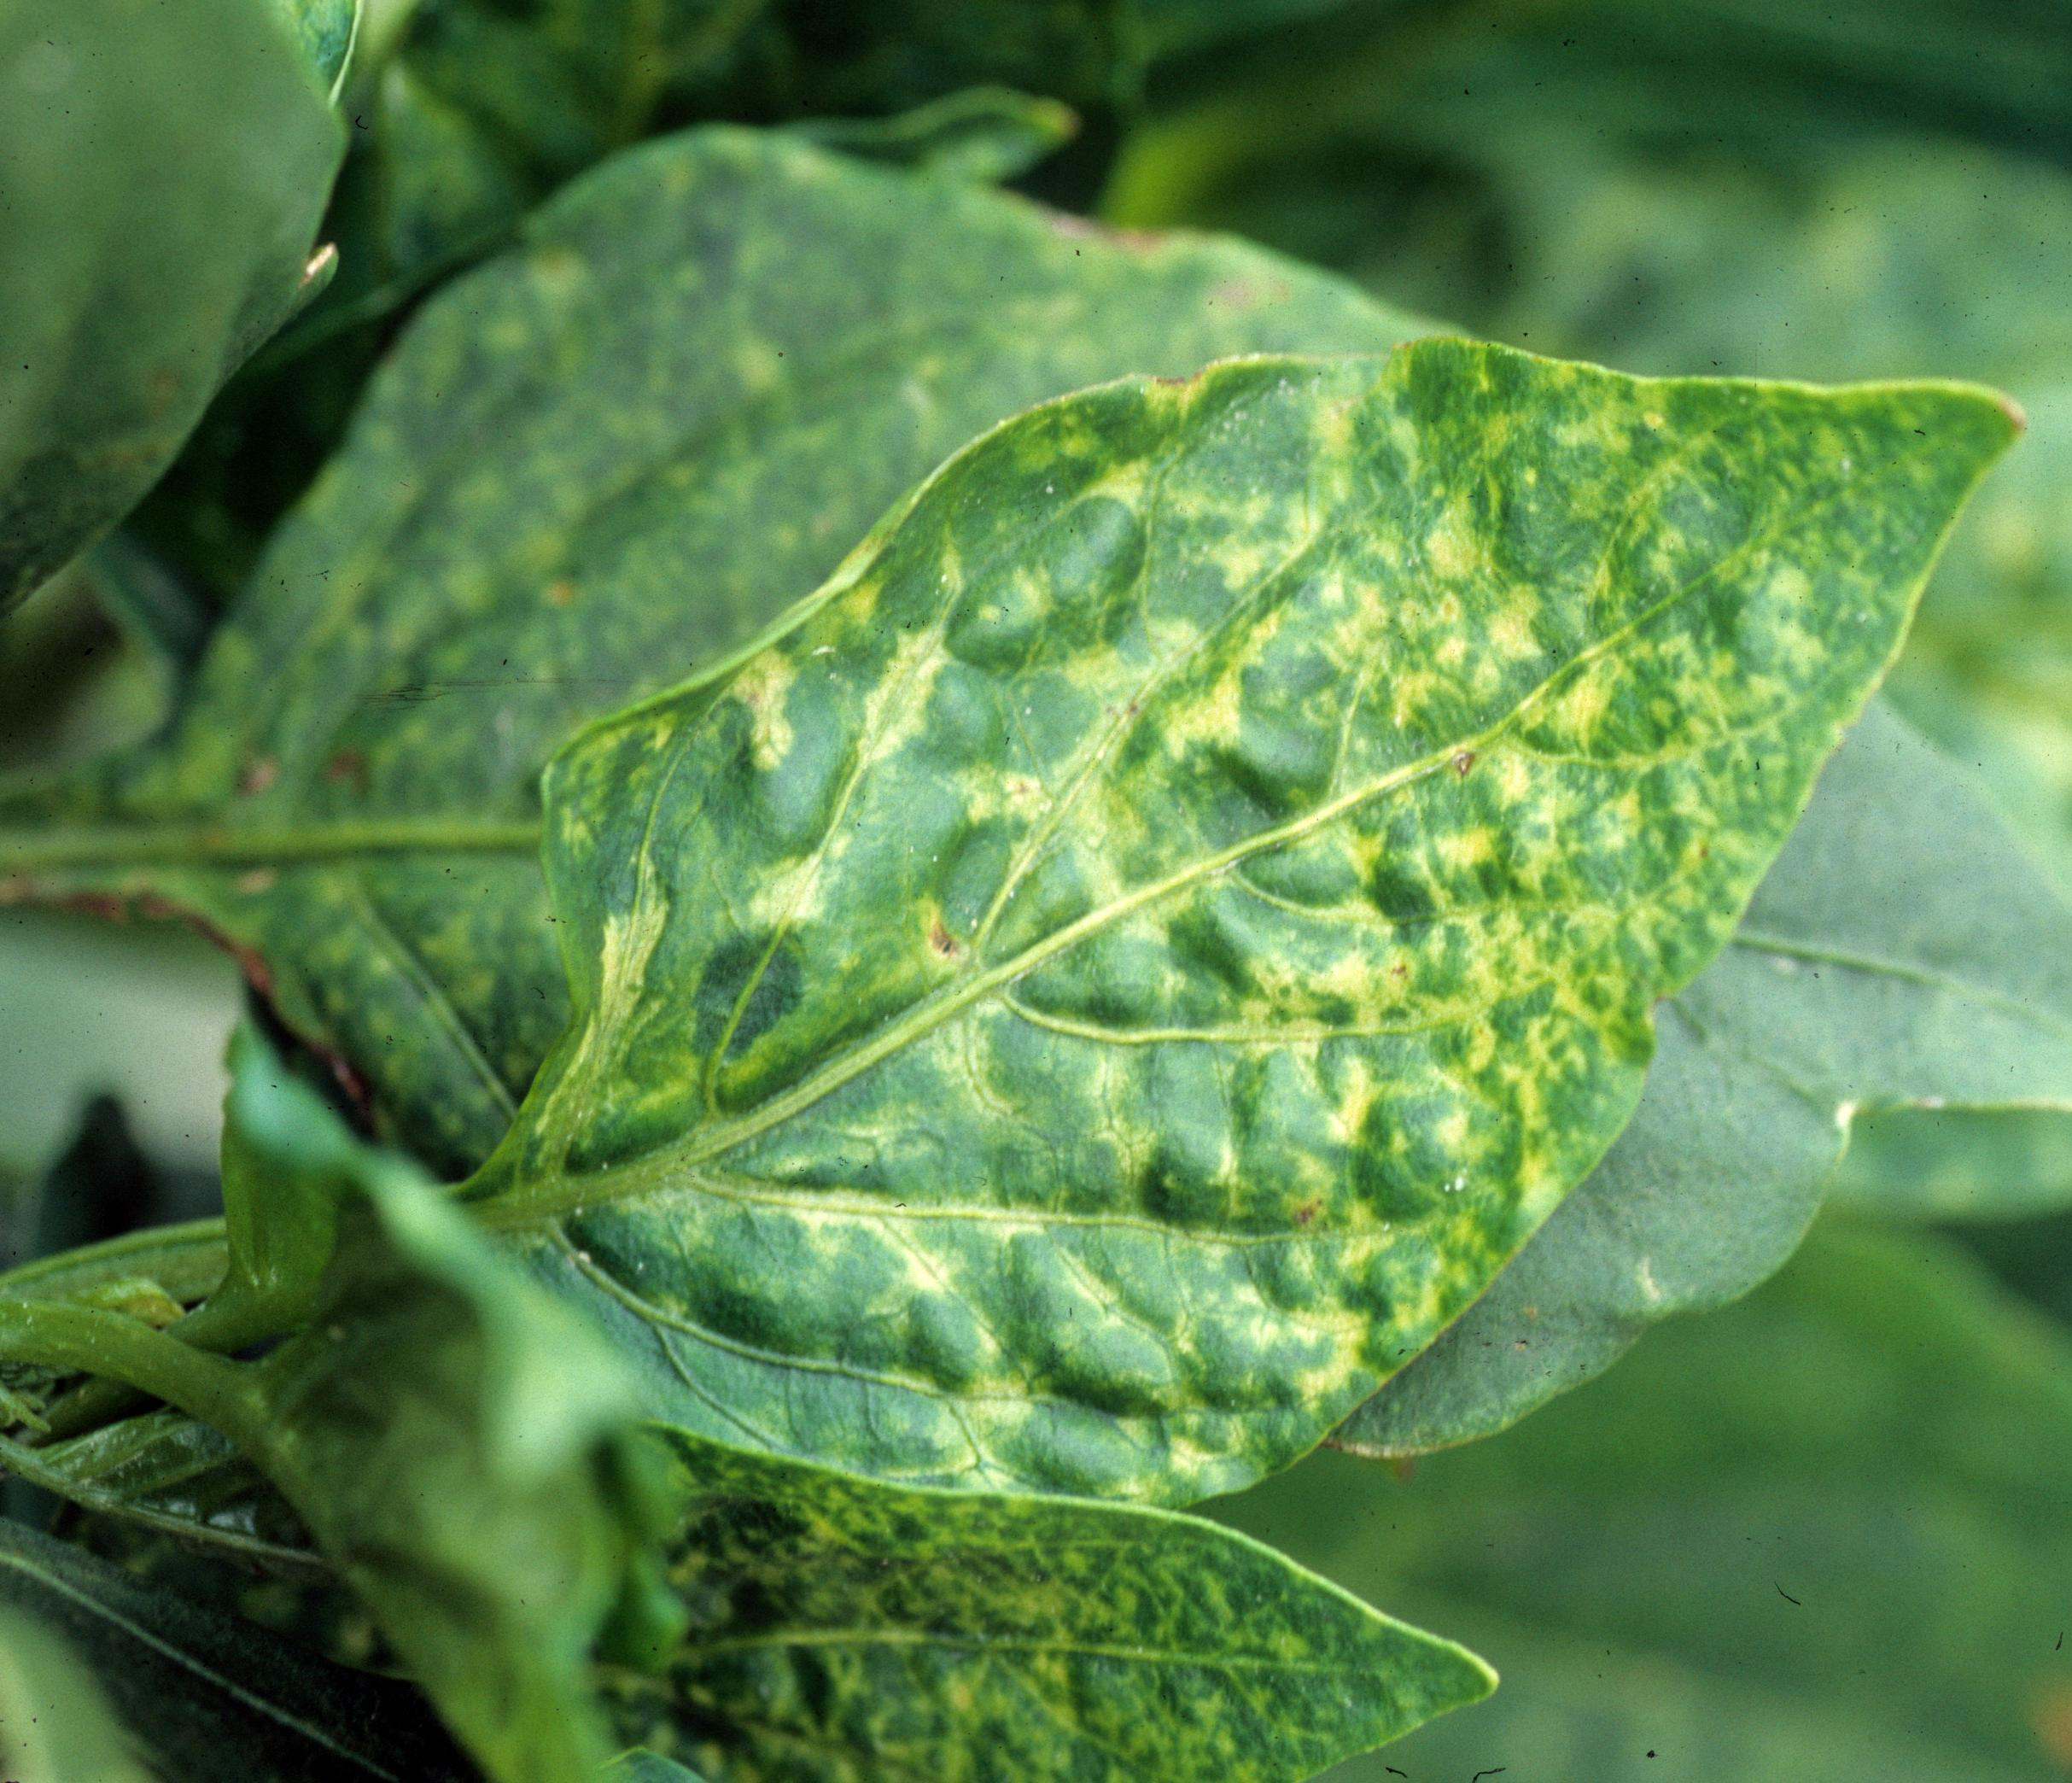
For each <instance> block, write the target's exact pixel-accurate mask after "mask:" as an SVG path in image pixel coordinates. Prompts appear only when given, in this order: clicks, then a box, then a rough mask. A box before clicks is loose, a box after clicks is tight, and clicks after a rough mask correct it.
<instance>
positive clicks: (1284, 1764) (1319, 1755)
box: [616, 1432, 1496, 1783]
mask: <svg viewBox="0 0 2072 1783" xmlns="http://www.w3.org/2000/svg"><path fill="white" fill-rule="evenodd" d="M665 1435H666V1437H667V1440H668V1442H669V1444H670V1446H671V1447H672V1449H673V1451H674V1455H675V1457H676V1461H677V1464H678V1470H679V1472H678V1478H677V1481H676V1484H675V1488H674V1490H675V1494H677V1495H678V1496H680V1498H681V1499H682V1500H683V1502H684V1504H685V1506H686V1509H685V1511H684V1513H683V1514H684V1524H683V1528H682V1530H681V1533H680V1535H679V1537H678V1539H677V1540H676V1541H675V1543H674V1546H673V1552H674V1554H675V1556H676V1558H675V1561H674V1578H675V1582H676V1587H677V1589H678V1590H679V1592H680V1593H681V1594H682V1596H683V1599H684V1600H685V1602H686V1604H687V1605H689V1606H690V1611H691V1624H690V1629H689V1633H688V1634H687V1635H686V1639H685V1643H684V1646H682V1648H681V1649H680V1651H679V1652H678V1654H677V1656H676V1657H675V1658H674V1661H673V1662H672V1663H671V1664H670V1666H669V1668H668V1670H667V1672H666V1673H663V1674H661V1675H657V1676H656V1677H654V1678H652V1679H646V1680H639V1681H632V1680H628V1681H622V1684H621V1686H620V1688H619V1690H618V1692H617V1694H616V1716H617V1720H618V1723H619V1726H620V1728H621V1731H622V1733H624V1735H625V1736H626V1737H627V1739H635V1740H639V1741H643V1742H645V1743H646V1744H647V1745H650V1746H651V1747H653V1748H654V1749H655V1750H657V1751H667V1752H669V1753H671V1754H673V1755H674V1756H676V1757H680V1758H682V1759H683V1760H684V1761H685V1762H686V1763H689V1764H691V1765H692V1766H693V1767H694V1768H696V1769H697V1770H698V1771H700V1772H701V1773H703V1774H704V1775H706V1776H708V1777H709V1778H711V1779H713V1780H714V1783H736V1780H746V1779H752V1778H763V1777H778V1776H784V1777H794V1776H796V1777H813V1778H816V1779H825V1780H826V1783H879V1780H884V1779H890V1778H909V1777H911V1778H914V1779H921V1778H927V1779H931V1780H934V1779H938V1778H940V1779H945V1780H950V1779H959V1780H960V1779H977V1778H981V1777H994V1776H1001V1777H1014V1778H1018V1779H1028V1780H1030V1783H1038V1780H1045V1779H1052V1778H1056V1779H1060V1780H1062V1779H1065V1778H1071V1779H1072V1780H1074V1783H1125V1780H1135V1779H1138V1778H1144V1777H1162V1778H1171V1779H1174V1780H1175V1783H1180V1780H1190V1783H1191V1780H1197V1779H1198V1780H1199V1783H1233V1780H1237V1779H1247V1780H1254V1783H1268V1780H1272V1779H1280V1778H1287V1779H1294V1778H1299V1777H1307V1776H1310V1775H1311V1774H1314V1773H1315V1772H1316V1771H1319V1770H1321V1769H1322V1768H1325V1767H1326V1766H1328V1765H1329V1764H1331V1763H1334V1762H1335V1761H1336V1760H1338V1759H1340V1758H1342V1757H1346V1756H1347V1755H1348V1754H1351V1753H1353V1752H1357V1751H1364V1750H1366V1749H1367V1748H1369V1747H1371V1746H1375V1745H1380V1744H1381V1743H1382V1742H1383V1741H1385V1740H1390V1739H1396V1738H1398V1736H1400V1735H1401V1734H1403V1733H1405V1732H1407V1731H1408V1730H1409V1729H1410V1728H1411V1727H1415V1726H1416V1725H1418V1724H1419V1723H1420V1722H1425V1721H1427V1720H1429V1719H1431V1717H1433V1716H1435V1715H1439V1714H1443V1713H1445V1711H1446V1710H1450V1709H1454V1708H1457V1707H1459V1706H1460V1705H1462V1704H1466V1703H1471V1702H1474V1701H1476V1700H1478V1699H1480V1698H1482V1697H1484V1696H1486V1695H1487V1694H1488V1692H1489V1691H1490V1689H1491V1687H1492V1686H1493V1685H1494V1684H1495V1682H1496V1680H1495V1678H1494V1677H1493V1676H1492V1675H1491V1673H1490V1672H1489V1670H1488V1669H1487V1668H1486V1667H1485V1666H1484V1665H1483V1664H1482V1663H1480V1661H1479V1660H1477V1659H1476V1658H1475V1657H1474V1656H1473V1655H1472V1654H1470V1653H1468V1652H1466V1651H1462V1649H1461V1648H1459V1647H1457V1646H1454V1645H1453V1644H1452V1643H1451V1642H1450V1641H1445V1640H1438V1639H1435V1638H1434V1637H1433V1636H1431V1635H1428V1634H1422V1633H1421V1632H1419V1631H1418V1630H1416V1629H1415V1628H1406V1627H1404V1625H1403V1624H1402V1623H1400V1622H1393V1621H1392V1620H1390V1619H1389V1618H1388V1617H1386V1616H1381V1615H1380V1614H1378V1613H1377V1612H1375V1611H1371V1610H1369V1609H1368V1608H1367V1607H1366V1606H1365V1605H1362V1604H1360V1603H1358V1602H1357V1601H1355V1600H1354V1599H1351V1598H1349V1597H1347V1596H1345V1595H1344V1594H1343V1593H1340V1592H1339V1591H1336V1590H1334V1588H1332V1587H1329V1586H1328V1585H1326V1584H1324V1583H1323V1582H1322V1581H1321V1580H1319V1579H1316V1578H1314V1577H1312V1576H1310V1575H1308V1574H1305V1573H1304V1572H1302V1571H1301V1570H1299V1569H1298V1568H1295V1567H1292V1566H1290V1565H1289V1564H1287V1562H1286V1561H1285V1560H1283V1559H1282V1558H1281V1557H1280V1556H1279V1555H1278V1554H1275V1553H1274V1552H1271V1551H1269V1550H1268V1549H1265V1548H1262V1547H1260V1546H1257V1545H1256V1544H1254V1543H1252V1542H1251V1541H1248V1540H1244V1539H1243V1538H1241V1537H1236V1536H1233V1535H1231V1534H1230V1533H1229V1531H1228V1530H1225V1529H1218V1528H1217V1526H1216V1525H1215V1524H1213V1523H1204V1522H1201V1521H1199V1520H1198V1519H1196V1518H1194V1517H1176V1516H1173V1515H1171V1514H1170V1513H1166V1512H1160V1511H1141V1510H1133V1509H1129V1508H1127V1507H1123V1506H1117V1505H1100V1504H1090V1503H1084V1502H1074V1501H1071V1500H1067V1499H1026V1498H1011V1497H1004V1496H994V1495H990V1494H969V1493H947V1492H940V1491H928V1490H915V1489H913V1488H892V1487H887V1486H883V1485H878V1484H874V1483H873V1482H867V1481H864V1480H859V1479H855V1478H853V1477H851V1476H848V1475H845V1474H841V1473H836V1472H833V1471H831V1470H826V1469H823V1468H817V1467H809V1466H803V1465H801V1464H798V1463H797V1462H789V1461H779V1460H775V1459H771V1458H769V1457H768V1456H760V1455H754V1454H749V1453H743V1452H741V1451H739V1450H738V1449H732V1448H728V1447H723V1446H721V1445H719V1444H715V1443H710V1442H706V1441H701V1440H700V1439H698V1438H697V1437H693V1436H690V1435H685V1434H683V1433H680V1432H668V1433H665Z"/></svg>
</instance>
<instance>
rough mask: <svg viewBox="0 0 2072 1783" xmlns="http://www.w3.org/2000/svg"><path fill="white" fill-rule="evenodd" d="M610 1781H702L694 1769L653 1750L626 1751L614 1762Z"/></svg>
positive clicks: (672, 1782) (680, 1782) (688, 1782)
mask: <svg viewBox="0 0 2072 1783" xmlns="http://www.w3.org/2000/svg"><path fill="white" fill-rule="evenodd" d="M610 1778H611V1783H702V1780H701V1779H700V1778H699V1776H698V1774H697V1772H696V1771H688V1770H686V1769H685V1768H683V1766H682V1765H680V1764H679V1763H676V1761H675V1760H674V1759H673V1758H663V1757H657V1755H656V1754H655V1753H653V1752H647V1751H640V1752H628V1753H627V1754H626V1755H625V1756H624V1757H622V1758H621V1759H620V1760H619V1761H618V1763H616V1764H614V1765H613V1766H612V1768H611V1771H610Z"/></svg>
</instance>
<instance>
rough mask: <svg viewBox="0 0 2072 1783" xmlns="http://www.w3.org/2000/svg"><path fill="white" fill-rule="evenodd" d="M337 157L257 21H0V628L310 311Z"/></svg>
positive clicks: (315, 89) (19, 16)
mask: <svg viewBox="0 0 2072 1783" xmlns="http://www.w3.org/2000/svg"><path fill="white" fill-rule="evenodd" d="M327 79H328V77H327ZM341 146H342V143H341V133H340V131H339V126H338V123H337V120H336V119H335V118H334V117H333V116H332V115H331V113H330V108H329V107H328V106H327V105H326V103H325V102H324V90H323V87H322V85H319V84H318V79H317V78H316V73H315V70H314V69H313V67H312V66H311V65H310V64H309V63H308V62H307V61H306V60H305V59H304V58H303V56H302V55H301V52H300V50H299V48H298V46H297V44H295V40H294V38H293V36H292V35H291V32H290V28H289V25H288V23H287V21H286V20H285V19H284V18H283V17H282V16H279V15H277V13H276V11H275V9H273V8H272V7H271V6H268V5H263V4H254V3H253V0H182V3H181V4H180V5H178V6H177V7H172V6H146V7H135V6H124V5H119V4H116V3H114V0H25V3H20V4H15V5H12V6H9V7H8V8H7V9H6V10H5V12H4V14H3V15H0V165H3V166H5V167H6V168H7V202H6V203H5V205H4V206H0V612H3V611H5V610H6V609H7V608H9V607H10V606H12V605H14V604H15V602H16V601H17V600H19V599H21V597H22V596H24V595H25V594H26V593H28V592H29V591H30V590H31V589H32V588H35V587H36V586H37V585H38V583H40V582H43V581H44V578H45V577H47V576H50V575H51V574H52V573H53V572H54V571H55V570H58V569H60V568H61V567H62V566H63V564H65V563H66V562H67V560H68V559H69V558H72V557H73V555H74V553H76V552H79V550H80V549H81V548H82V547H85V546H86V545H87V544H89V543H90V542H91V541H92V540H93V539H94V538H95V537H96V536H97V535H99V534H100V533H101V532H102V531H103V530H105V529H107V528H108V526H110V525H111V524H113V523H114V522H115V521H116V520H118V519H120V517H121V516H122V515H123V513H124V512H125V511H126V510H127V509H128V508H130V507H131V506H132V505H133V504H134V503H135V502H136V501H137V499H138V498H139V497H140V496H141V495H143V493H144V491H145V490H146V489H148V488H149V487H150V486H151V483H152V482H153V480H154V479H155V477H156V476H158V474H159V473H160V471H163V470H164V469H165V467H166V465H167V464H168V463H169V462H170V461H171V459H172V455H173V453H175V452H176V451H177V450H178V447H179V445H180V442H181V441H183V440H184V438H185V437H186V436H187V434H188V432H189V430H190V429H191V428H192V427H193V426H194V424H195V423H196V420H197V419H198V418H200V416H201V410H202V408H203V406H205V405H206V404H207V401H208V399H209V398H210V397H211V396H212V395H213V394H214V393H215V389H216V387H217V385H218V384H219V383H221V382H222V381H223V379H224V378H225V377H228V376H229V374H230V373H231V371H234V370H236V366H237V365H238V364H239V362H240V361H241V360H242V359H243V358H244V356H245V354H248V352H249V351H250V350H251V349H252V348H253V347H254V345H256V344H257V343H258V342H260V341H261V340H264V339H265V338H266V336H267V335H268V334H270V333H271V332H272V330H273V329H274V328H275V327H276V326H277V324H279V322H280V321H281V320H282V319H283V317H284V316H285V315H286V314H287V313H289V310H290V309H291V308H292V307H293V306H294V305H295V302H296V301H299V300H300V298H301V296H302V295H304V294H305V291H306V288H308V287H309V286H310V285H311V283H312V279H313V278H314V277H315V274H316V270H317V269H316V263H315V262H312V261H311V260H310V259H309V252H310V244H311V242H312V238H313V237H314V236H315V233H316V229H317V225H318V220H319V219H320V218H321V216H322V214H323V210H324V196H325V194H326V192H327V191H328V190H329V189H330V179H331V174H332V172H334V170H335V169H336V166H337V162H338V157H339V154H340V151H341Z"/></svg>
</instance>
